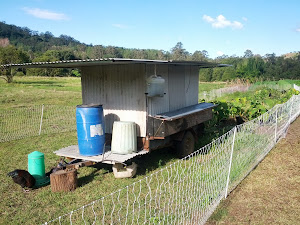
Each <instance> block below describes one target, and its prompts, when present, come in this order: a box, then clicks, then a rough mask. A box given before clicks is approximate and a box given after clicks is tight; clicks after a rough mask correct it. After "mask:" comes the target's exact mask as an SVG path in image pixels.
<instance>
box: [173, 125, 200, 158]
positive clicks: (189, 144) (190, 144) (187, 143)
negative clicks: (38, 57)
mask: <svg viewBox="0 0 300 225" xmlns="http://www.w3.org/2000/svg"><path fill="white" fill-rule="evenodd" d="M175 144H176V146H175V148H176V152H177V155H178V157H180V158H183V157H185V156H188V155H189V154H191V153H192V152H194V149H195V137H194V135H193V134H192V132H191V131H187V132H185V134H184V136H183V138H182V141H180V142H177V143H175Z"/></svg>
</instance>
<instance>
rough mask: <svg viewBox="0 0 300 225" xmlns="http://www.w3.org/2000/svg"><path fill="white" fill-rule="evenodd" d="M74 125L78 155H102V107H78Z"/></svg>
mask: <svg viewBox="0 0 300 225" xmlns="http://www.w3.org/2000/svg"><path fill="white" fill-rule="evenodd" d="M76 123H77V138H78V147H79V153H80V154H81V155H85V156H94V155H100V154H103V149H104V143H105V126H104V116H103V107H102V105H78V106H77V107H76Z"/></svg>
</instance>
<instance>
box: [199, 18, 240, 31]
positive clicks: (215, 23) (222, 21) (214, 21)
mask: <svg viewBox="0 0 300 225" xmlns="http://www.w3.org/2000/svg"><path fill="white" fill-rule="evenodd" d="M203 20H205V21H206V22H208V23H210V24H211V25H212V27H214V28H225V27H231V28H232V29H242V28H243V27H244V25H243V24H242V23H241V22H238V21H233V22H231V21H230V20H227V19H226V18H225V16H223V15H219V16H217V17H216V18H212V17H210V16H207V15H204V16H203Z"/></svg>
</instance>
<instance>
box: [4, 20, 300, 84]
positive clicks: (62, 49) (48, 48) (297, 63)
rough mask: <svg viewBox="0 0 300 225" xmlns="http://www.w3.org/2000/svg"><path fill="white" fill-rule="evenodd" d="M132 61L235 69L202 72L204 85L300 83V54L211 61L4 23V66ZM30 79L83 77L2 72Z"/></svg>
mask: <svg viewBox="0 0 300 225" xmlns="http://www.w3.org/2000/svg"><path fill="white" fill-rule="evenodd" d="M97 58H132V59H152V60H155V59H156V60H190V61H209V62H216V63H224V64H230V65H232V66H231V67H226V68H214V69H201V70H200V72H199V76H200V80H201V81H220V80H221V81H227V80H234V79H237V78H244V79H248V80H251V81H252V80H255V79H280V78H289V79H297V78H298V79H299V74H300V73H299V72H300V54H299V52H295V53H294V54H292V55H291V56H290V57H284V56H279V57H277V56H276V55H275V54H267V55H265V56H260V55H254V54H253V53H252V52H251V51H250V50H247V51H246V52H245V55H244V56H243V57H237V56H230V57H229V56H226V55H223V56H220V57H218V58H216V59H211V58H209V55H208V52H207V51H206V50H197V51H195V52H193V53H190V52H188V51H187V50H186V49H184V47H183V44H182V43H181V42H178V43H177V44H176V45H175V46H174V47H173V48H171V49H170V51H164V50H157V49H134V48H123V47H116V46H103V45H92V44H85V43H81V42H80V41H78V40H75V39H74V38H73V37H70V36H68V35H60V36H59V37H55V36H54V35H53V34H52V33H51V32H48V31H47V32H45V33H39V32H37V31H32V30H30V29H29V28H27V27H18V26H15V25H9V24H6V23H5V22H0V64H10V63H25V62H40V61H45V62H51V61H62V60H74V59H97ZM24 74H26V75H30V76H80V72H79V71H78V70H71V69H27V70H25V69H22V70H10V71H7V70H2V71H0V75H4V78H5V79H6V80H7V81H8V82H11V81H12V78H13V76H14V75H24Z"/></svg>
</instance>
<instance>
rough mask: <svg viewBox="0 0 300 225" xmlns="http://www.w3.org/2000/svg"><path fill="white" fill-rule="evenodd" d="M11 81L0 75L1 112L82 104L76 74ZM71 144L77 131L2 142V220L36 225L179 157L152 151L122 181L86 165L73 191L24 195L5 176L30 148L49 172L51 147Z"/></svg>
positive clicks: (168, 151) (205, 86) (24, 161)
mask: <svg viewBox="0 0 300 225" xmlns="http://www.w3.org/2000/svg"><path fill="white" fill-rule="evenodd" d="M14 80H15V82H14V83H12V84H6V83H5V82H4V81H2V80H1V79H0V106H1V107H0V110H1V109H2V110H3V109H13V108H15V107H20V106H28V105H41V104H45V105H47V104H53V105H62V106H63V105H70V106H74V107H75V106H76V105H77V104H81V84H80V78H44V77H15V79H14ZM216 85H217V86H216ZM218 85H221V86H218ZM223 85H224V86H225V85H226V84H224V83H221V84H216V83H213V84H207V83H206V84H202V83H201V84H200V86H199V89H200V88H201V90H209V89H216V88H221V87H224V86H223ZM217 129H219V128H217ZM223 132H225V130H223ZM213 133H214V135H212V134H209V139H210V140H211V138H215V137H217V136H219V135H221V134H222V132H220V131H217V132H214V131H213ZM74 144H77V137H76V132H65V133H60V134H50V135H49V134H48V135H41V136H35V137H29V138H25V139H21V140H16V141H10V142H5V143H0V166H1V170H0V178H1V181H2V182H1V183H0V191H1V196H2V201H1V202H2V203H1V204H0V213H1V214H0V224H40V223H42V222H45V221H48V220H51V219H53V218H56V217H58V216H60V215H62V214H64V213H67V212H70V211H71V210H74V209H76V208H78V207H81V206H82V205H85V204H87V203H89V202H91V201H93V200H95V199H99V198H101V197H103V196H106V195H108V194H110V193H111V192H112V191H115V190H118V189H120V188H123V187H126V186H127V185H129V184H131V183H133V182H134V181H137V180H139V179H141V178H143V177H144V176H145V175H147V174H149V172H153V171H156V170H158V169H160V168H162V167H164V166H166V165H169V164H171V163H173V162H175V161H176V160H177V158H176V157H175V154H174V152H173V151H172V149H161V150H158V151H154V152H153V153H151V154H148V155H145V156H143V157H141V158H140V159H138V164H139V169H138V174H137V176H136V177H135V178H133V179H122V180H117V179H115V178H114V176H113V174H112V173H111V166H105V165H97V166H95V167H84V168H81V169H80V170H79V175H78V185H79V187H78V188H77V189H76V190H75V191H74V192H71V193H52V192H51V189H50V186H49V185H48V186H46V187H42V188H39V189H35V190H33V191H31V192H30V193H23V192H22V190H21V188H20V186H17V185H16V184H14V183H13V182H12V180H11V179H10V178H8V177H7V176H6V174H7V173H8V172H10V171H12V170H14V169H16V168H18V169H27V155H28V154H29V153H31V152H33V151H40V152H43V153H44V154H45V164H46V171H48V170H49V169H50V168H51V167H53V166H55V165H56V163H57V161H58V160H59V157H58V156H56V155H55V154H54V153H53V151H55V150H58V149H60V148H63V147H66V146H69V145H74ZM199 147H200V146H199Z"/></svg>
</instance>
